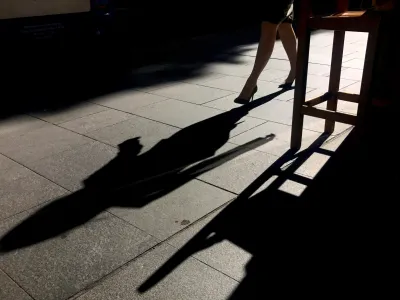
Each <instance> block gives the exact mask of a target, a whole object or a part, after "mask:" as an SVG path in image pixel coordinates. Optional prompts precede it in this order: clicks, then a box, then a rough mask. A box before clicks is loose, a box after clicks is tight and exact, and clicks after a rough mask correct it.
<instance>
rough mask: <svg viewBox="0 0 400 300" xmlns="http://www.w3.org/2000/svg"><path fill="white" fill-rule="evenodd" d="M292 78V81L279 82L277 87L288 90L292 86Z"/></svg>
mask: <svg viewBox="0 0 400 300" xmlns="http://www.w3.org/2000/svg"><path fill="white" fill-rule="evenodd" d="M293 83H294V80H293V81H292V82H285V83H282V84H280V85H279V86H278V87H279V88H281V89H282V90H289V89H291V88H292V87H293Z"/></svg>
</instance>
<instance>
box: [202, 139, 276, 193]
mask: <svg viewBox="0 0 400 300" xmlns="http://www.w3.org/2000/svg"><path fill="white" fill-rule="evenodd" d="M264 137H265V136H264ZM267 144H268V143H267ZM277 158H278V157H276V156H274V155H271V154H268V153H264V152H259V151H254V150H253V151H248V152H246V153H244V154H242V155H240V156H239V157H236V158H235V159H233V160H230V161H228V162H226V163H225V164H223V165H221V166H219V167H217V168H215V169H212V170H210V171H208V172H207V173H204V174H202V175H201V176H199V177H198V178H199V179H201V180H202V181H205V182H208V183H210V184H212V185H215V186H218V187H221V188H223V189H225V190H228V191H230V192H232V193H235V194H240V193H241V192H242V191H243V190H244V189H245V188H246V187H247V186H249V185H250V184H251V183H252V182H253V181H254V180H255V179H257V178H258V177H259V176H260V175H261V174H262V173H263V172H264V171H265V170H266V169H267V168H268V167H270V166H271V165H272V164H273V163H274V162H275V161H276V159H277Z"/></svg>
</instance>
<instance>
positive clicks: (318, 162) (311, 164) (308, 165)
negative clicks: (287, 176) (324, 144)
mask: <svg viewBox="0 0 400 300" xmlns="http://www.w3.org/2000/svg"><path fill="white" fill-rule="evenodd" d="M330 158H331V157H330V156H329V155H325V154H320V153H313V154H312V155H311V156H310V157H309V158H308V159H307V160H306V161H305V162H303V163H302V165H301V166H300V168H298V169H297V170H296V172H295V173H296V174H301V175H305V176H307V177H308V178H315V176H317V174H318V173H319V171H321V169H322V168H323V167H324V165H325V164H326V163H327V162H328V160H329V159H330Z"/></svg>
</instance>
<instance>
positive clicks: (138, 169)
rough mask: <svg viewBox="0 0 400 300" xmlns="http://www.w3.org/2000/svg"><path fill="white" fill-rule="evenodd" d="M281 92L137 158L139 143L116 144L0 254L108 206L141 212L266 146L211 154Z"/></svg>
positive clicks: (9, 238)
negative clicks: (114, 152) (114, 151)
mask: <svg viewBox="0 0 400 300" xmlns="http://www.w3.org/2000/svg"><path fill="white" fill-rule="evenodd" d="M282 92H284V91H278V92H276V93H273V94H270V95H268V96H265V97H263V98H260V99H257V100H255V101H253V102H251V103H250V104H248V105H245V106H242V107H238V108H234V109H232V110H230V111H227V112H224V113H221V114H219V115H217V116H214V117H212V118H209V119H206V120H204V121H201V122H198V123H195V124H193V125H191V126H188V127H186V128H184V129H182V130H180V131H179V132H177V133H175V134H174V135H172V136H171V137H169V138H167V139H165V140H161V141H160V142H159V143H158V144H156V145H155V146H154V147H153V148H151V149H150V150H149V151H147V152H145V153H143V154H139V153H140V151H141V149H142V146H141V145H140V139H139V138H135V139H131V140H128V141H125V142H124V143H122V144H120V145H119V150H120V152H119V154H118V156H117V157H116V158H115V159H113V160H112V161H111V162H110V163H108V164H107V165H106V166H104V167H103V168H102V169H100V170H99V171H97V172H96V173H94V174H93V175H91V176H90V177H89V178H87V179H86V180H85V181H84V185H85V187H84V188H83V189H82V190H80V191H77V192H75V193H73V194H71V195H68V196H66V197H64V198H61V199H59V200H56V201H53V202H52V203H50V204H48V205H46V206H45V207H43V208H41V209H39V210H38V211H37V212H35V213H34V214H33V215H32V216H30V217H28V218H27V219H26V220H25V221H23V222H22V223H21V224H19V225H18V226H16V227H15V228H14V229H12V230H11V231H10V232H9V233H7V234H6V235H5V236H4V237H3V238H2V239H1V240H0V250H1V251H11V250H14V249H18V248H21V247H25V246H29V245H32V244H35V243H38V242H41V241H43V240H46V239H49V238H52V237H55V236H57V235H60V234H62V233H64V232H66V231H68V230H70V229H73V228H75V227H77V226H79V225H82V224H84V223H85V222H87V221H89V220H90V219H92V218H94V217H95V216H96V215H98V214H99V213H101V212H103V211H104V210H106V209H108V208H111V207H115V206H119V207H131V208H135V207H137V208H139V207H143V206H145V205H146V204H148V203H150V202H152V201H154V200H156V199H158V198H160V197H162V196H164V195H166V194H168V193H170V192H172V191H173V190H175V189H177V188H178V187H180V186H182V185H183V184H185V183H187V182H189V181H190V180H192V179H194V178H196V177H197V176H199V175H201V174H202V173H204V172H206V171H208V170H210V169H213V168H215V167H217V166H218V165H221V164H223V163H225V162H227V161H229V160H231V159H233V158H234V157H236V156H238V155H240V154H242V153H244V152H246V151H249V150H251V149H254V148H256V147H258V146H260V145H261V144H264V143H267V142H269V141H270V140H272V139H273V138H274V135H273V134H270V135H267V136H266V137H265V138H260V139H256V140H254V141H251V142H249V143H247V144H245V145H242V146H237V147H235V148H233V149H231V150H229V151H227V152H225V153H222V154H219V155H216V153H217V150H219V149H220V148H221V147H222V146H224V145H225V144H226V142H227V141H228V140H229V138H230V132H231V131H232V130H233V129H234V128H235V127H236V126H238V124H239V123H240V122H241V119H242V118H243V117H245V116H246V115H247V114H248V112H249V111H250V110H251V109H253V108H255V107H257V106H260V105H262V104H264V103H266V102H268V101H270V100H272V99H273V98H275V97H276V96H278V95H279V94H281V93H282ZM214 155H216V156H214Z"/></svg>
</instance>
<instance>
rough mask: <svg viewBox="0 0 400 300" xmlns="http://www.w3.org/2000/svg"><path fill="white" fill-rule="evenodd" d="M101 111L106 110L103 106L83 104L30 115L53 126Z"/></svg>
mask: <svg viewBox="0 0 400 300" xmlns="http://www.w3.org/2000/svg"><path fill="white" fill-rule="evenodd" d="M103 110H106V108H105V107H103V106H100V105H96V104H92V103H85V102H84V103H80V104H77V105H74V106H71V107H68V108H63V109H56V110H46V111H41V112H36V113H31V115H32V116H34V117H37V118H39V119H42V120H45V121H47V122H50V123H53V124H60V123H64V122H68V121H71V120H74V119H77V118H81V117H84V116H88V115H92V114H95V113H98V112H100V111H103Z"/></svg>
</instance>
